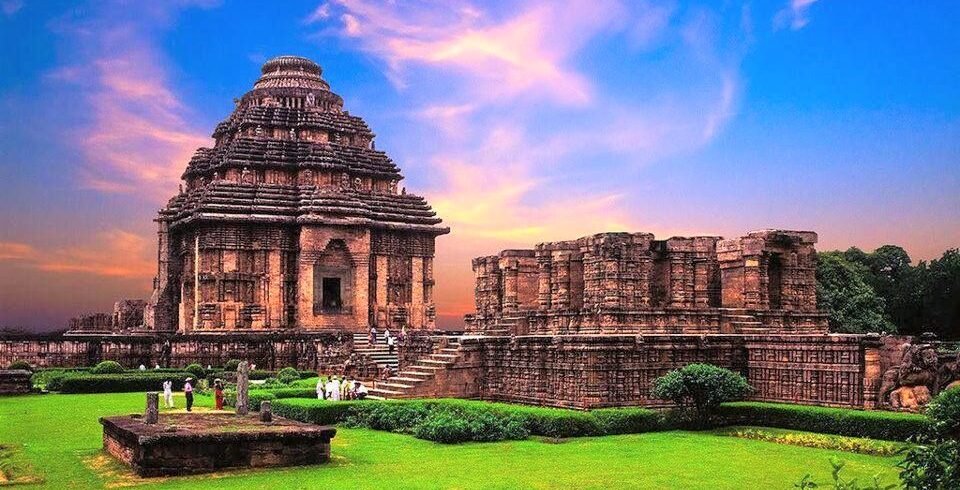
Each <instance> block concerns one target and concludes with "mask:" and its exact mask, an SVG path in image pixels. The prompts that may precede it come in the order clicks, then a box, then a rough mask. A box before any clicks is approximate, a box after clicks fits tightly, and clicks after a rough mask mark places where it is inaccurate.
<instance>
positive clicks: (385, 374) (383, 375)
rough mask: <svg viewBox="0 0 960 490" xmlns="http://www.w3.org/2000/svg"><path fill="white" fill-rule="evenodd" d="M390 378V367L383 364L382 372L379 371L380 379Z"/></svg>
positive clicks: (391, 374)
mask: <svg viewBox="0 0 960 490" xmlns="http://www.w3.org/2000/svg"><path fill="white" fill-rule="evenodd" d="M390 376H393V371H391V370H390V366H388V365H386V364H384V365H383V370H381V371H380V379H390Z"/></svg>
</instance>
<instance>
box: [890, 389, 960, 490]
mask: <svg viewBox="0 0 960 490" xmlns="http://www.w3.org/2000/svg"><path fill="white" fill-rule="evenodd" d="M927 416H928V417H930V422H931V425H930V428H929V430H928V431H927V432H926V433H924V434H921V435H919V436H918V437H917V438H916V439H915V442H916V443H917V444H916V445H915V446H913V447H911V448H909V449H907V450H906V451H904V458H903V461H902V462H901V463H900V465H899V466H900V468H902V469H903V471H902V472H901V473H900V479H901V480H903V483H904V485H905V486H906V487H907V488H918V489H924V490H926V489H931V490H941V489H943V490H946V489H956V488H960V388H953V389H949V390H946V391H944V392H942V393H940V394H939V395H937V397H936V398H934V399H933V401H931V402H930V405H928V406H927Z"/></svg>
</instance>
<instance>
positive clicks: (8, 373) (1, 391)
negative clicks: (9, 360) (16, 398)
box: [0, 369, 33, 395]
mask: <svg viewBox="0 0 960 490" xmlns="http://www.w3.org/2000/svg"><path fill="white" fill-rule="evenodd" d="M31 374H32V373H30V371H24V370H18V369H11V370H5V369H0V395H25V394H27V393H30V392H31V391H32V389H33V385H31V383H30V376H31Z"/></svg>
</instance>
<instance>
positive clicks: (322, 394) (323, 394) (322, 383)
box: [317, 377, 327, 400]
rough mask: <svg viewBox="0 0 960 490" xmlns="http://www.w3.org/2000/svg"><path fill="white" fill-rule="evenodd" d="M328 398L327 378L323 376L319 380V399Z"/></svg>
mask: <svg viewBox="0 0 960 490" xmlns="http://www.w3.org/2000/svg"><path fill="white" fill-rule="evenodd" d="M326 399H327V380H326V378H323V377H321V378H320V379H319V380H317V400H326Z"/></svg>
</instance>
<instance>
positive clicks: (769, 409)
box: [719, 402, 930, 441]
mask: <svg viewBox="0 0 960 490" xmlns="http://www.w3.org/2000/svg"><path fill="white" fill-rule="evenodd" d="M719 415H720V417H721V419H722V420H723V421H724V423H725V424H726V425H758V426H764V427H778V428H781V429H796V430H803V431H808V432H820V433H824V434H836V435H841V436H852V437H869V438H871V439H884V440H889V441H906V440H907V439H908V438H910V437H912V436H915V435H917V434H920V433H921V432H923V431H925V430H926V429H927V428H928V427H929V426H930V420H929V419H928V418H927V417H925V416H923V415H918V414H911V413H902V412H883V411H866V410H851V409H845V408H827V407H814V406H806V405H788V404H782V403H762V402H732V403H724V404H723V405H721V406H720V412H719Z"/></svg>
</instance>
